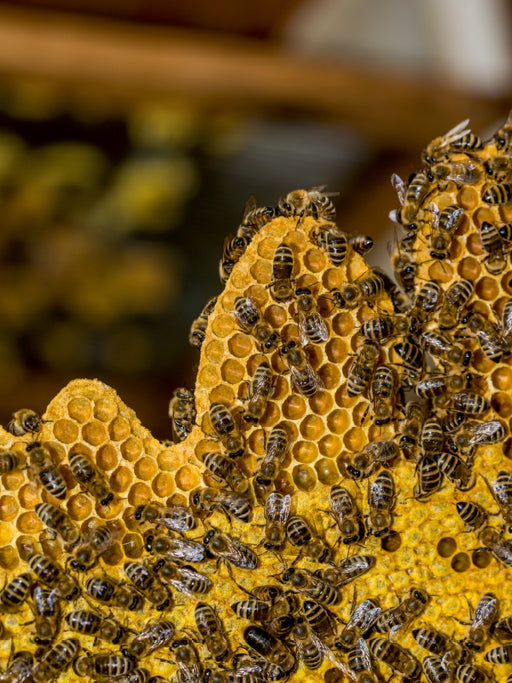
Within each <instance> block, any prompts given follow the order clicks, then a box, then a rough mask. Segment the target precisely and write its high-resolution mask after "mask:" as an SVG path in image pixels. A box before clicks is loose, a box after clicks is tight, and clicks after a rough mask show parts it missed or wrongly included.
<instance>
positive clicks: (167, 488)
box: [151, 472, 174, 498]
mask: <svg viewBox="0 0 512 683" xmlns="http://www.w3.org/2000/svg"><path fill="white" fill-rule="evenodd" d="M151 487H152V489H153V491H154V492H155V493H156V495H157V496H159V497H160V498H166V497H167V496H170V495H171V494H172V493H173V491H174V477H173V476H172V474H170V473H169V472H160V473H159V474H157V475H156V477H155V478H154V479H153V483H152V484H151Z"/></svg>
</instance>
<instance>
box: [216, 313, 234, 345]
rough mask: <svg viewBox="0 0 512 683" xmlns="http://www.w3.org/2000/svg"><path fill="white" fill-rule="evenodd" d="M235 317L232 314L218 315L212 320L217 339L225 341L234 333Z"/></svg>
mask: <svg viewBox="0 0 512 683" xmlns="http://www.w3.org/2000/svg"><path fill="white" fill-rule="evenodd" d="M233 319H234V316H233V315H230V314H224V315H223V314H218V315H216V316H213V317H212V318H211V325H212V330H213V332H214V334H215V336H216V337H220V338H221V339H224V338H225V337H228V336H229V335H231V334H232V332H233Z"/></svg>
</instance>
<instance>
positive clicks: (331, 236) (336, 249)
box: [309, 223, 373, 266]
mask: <svg viewBox="0 0 512 683" xmlns="http://www.w3.org/2000/svg"><path fill="white" fill-rule="evenodd" d="M309 239H310V240H311V241H312V242H313V244H316V245H317V246H318V247H320V249H323V250H324V251H325V253H326V254H327V257H328V258H329V261H330V262H331V264H332V265H333V266H341V264H342V263H343V261H344V260H345V257H346V255H347V246H348V240H347V235H346V233H344V232H342V231H341V230H339V229H338V227H337V225H336V224H335V223H322V225H317V226H315V227H314V228H312V229H311V230H310V233H309ZM372 244H373V242H372Z"/></svg>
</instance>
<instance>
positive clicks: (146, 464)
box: [133, 457, 157, 481]
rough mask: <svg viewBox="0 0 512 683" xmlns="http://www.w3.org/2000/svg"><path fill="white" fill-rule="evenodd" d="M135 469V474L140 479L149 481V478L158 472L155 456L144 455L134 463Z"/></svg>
mask: <svg viewBox="0 0 512 683" xmlns="http://www.w3.org/2000/svg"><path fill="white" fill-rule="evenodd" d="M133 471H134V472H135V476H136V477H138V478H139V479H142V480H144V481H147V480H148V479H153V477H154V476H155V475H156V472H157V463H156V461H155V460H154V459H153V458H150V457H144V458H141V459H140V460H137V462H136V463H135V465H134V468H133Z"/></svg>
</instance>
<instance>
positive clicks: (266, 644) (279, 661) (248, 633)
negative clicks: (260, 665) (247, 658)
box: [243, 625, 295, 675]
mask: <svg viewBox="0 0 512 683" xmlns="http://www.w3.org/2000/svg"><path fill="white" fill-rule="evenodd" d="M243 635H244V640H245V642H246V643H247V645H248V646H249V647H250V648H251V649H252V650H254V651H255V652H257V653H258V654H259V655H261V656H262V657H264V659H266V660H267V661H268V662H270V663H271V664H276V665H277V666H278V667H280V668H281V669H282V670H283V671H284V672H285V675H286V674H289V673H291V671H292V670H293V669H294V667H295V657H294V656H293V655H292V653H291V652H290V650H289V649H288V648H287V647H286V645H285V644H284V643H283V642H281V641H280V640H278V639H277V638H276V637H275V636H273V635H272V634H271V633H269V632H268V631H266V630H265V629H264V628H262V627H261V626H255V625H253V626H248V627H247V628H246V629H245V630H244V634H243Z"/></svg>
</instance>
